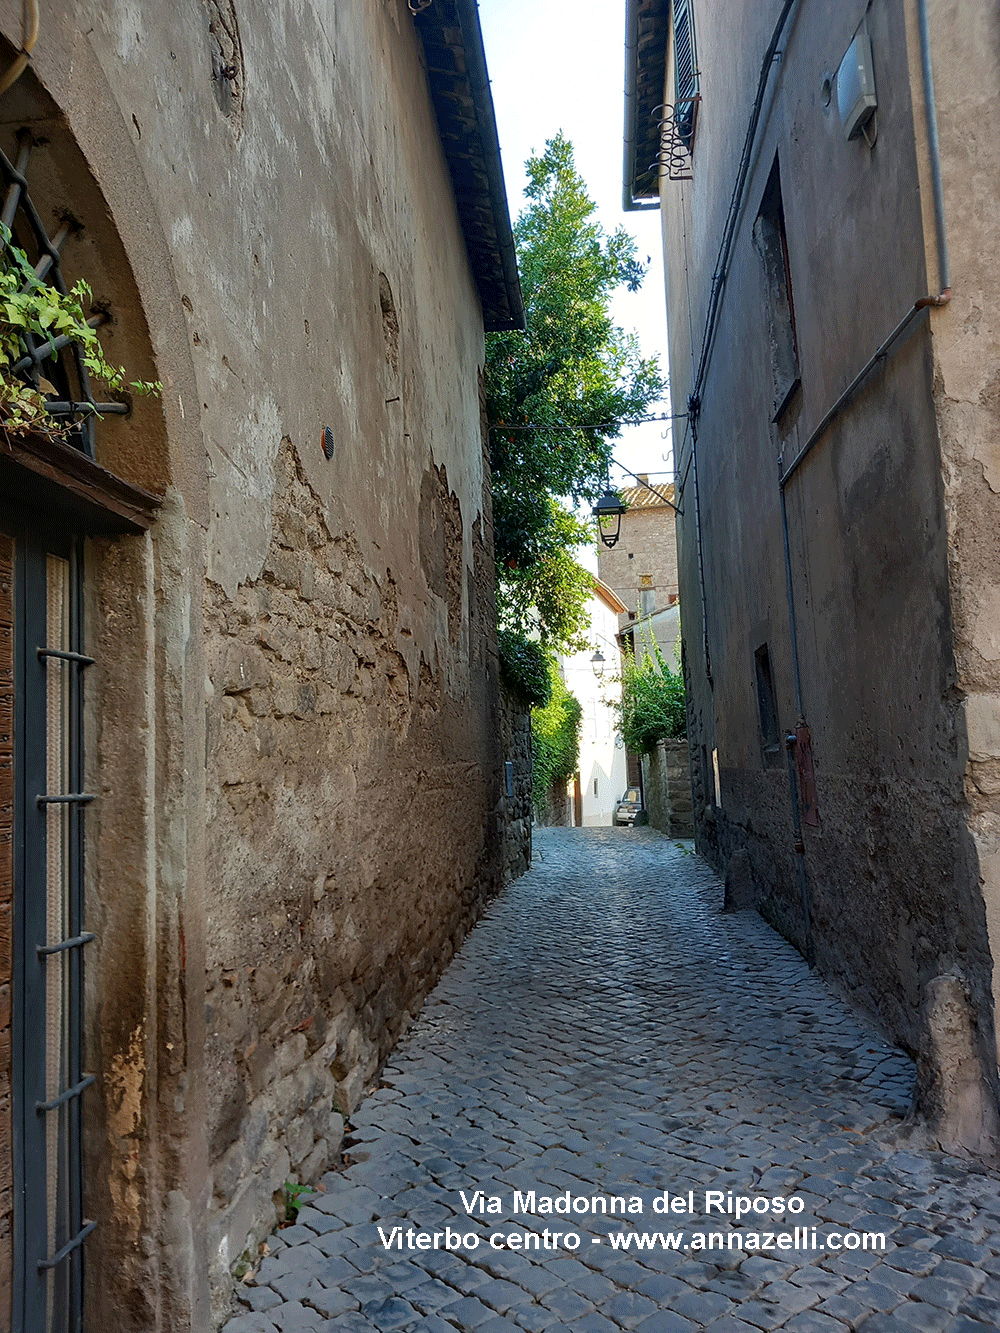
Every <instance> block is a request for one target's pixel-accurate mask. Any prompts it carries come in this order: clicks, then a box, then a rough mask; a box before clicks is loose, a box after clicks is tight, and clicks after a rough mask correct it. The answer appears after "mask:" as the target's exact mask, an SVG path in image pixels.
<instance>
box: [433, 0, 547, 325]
mask: <svg viewBox="0 0 1000 1333" xmlns="http://www.w3.org/2000/svg"><path fill="white" fill-rule="evenodd" d="M414 25H415V27H416V30H417V33H418V35H419V37H420V41H421V44H422V46H423V50H424V57H425V60H426V64H427V77H428V81H429V83H430V91H431V100H432V101H433V104H434V113H435V115H436V117H437V121H438V131H439V133H440V136H441V144H442V147H443V148H444V153H445V158H446V160H447V163H448V169H449V171H450V173H451V178H452V185H453V187H454V191H455V203H456V206H457V208H458V215H459V220H460V222H461V225H462V232H463V234H464V236H465V244H466V249H467V251H468V254H469V263H470V266H471V268H472V274H473V277H474V278H475V281H476V287H477V289H478V292H479V299H480V303H481V305H482V308H483V324H484V327H485V329H486V331H487V332H488V333H496V332H502V331H504V330H508V329H523V328H524V327H525V318H524V301H523V298H522V295H521V281H520V278H519V276H518V272H517V252H516V250H515V247H514V234H513V229H512V227H511V223H510V210H509V208H508V205H507V190H506V187H505V185H504V179H503V166H502V163H501V160H500V141H499V136H498V134H497V126H496V117H495V115H494V111H493V96H492V93H491V92H490V83H489V75H488V73H487V69H486V52H485V49H484V47H483V33H482V28H481V26H480V23H479V10H478V6H477V4H476V0H435V3H433V4H431V5H429V6H427V7H426V8H425V9H422V10H421V11H420V12H419V13H418V14H417V15H416V17H415V19H414Z"/></svg>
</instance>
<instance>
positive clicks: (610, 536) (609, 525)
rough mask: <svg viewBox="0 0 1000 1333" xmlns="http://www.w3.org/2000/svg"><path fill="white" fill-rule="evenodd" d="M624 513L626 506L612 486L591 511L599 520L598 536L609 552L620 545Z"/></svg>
mask: <svg viewBox="0 0 1000 1333" xmlns="http://www.w3.org/2000/svg"><path fill="white" fill-rule="evenodd" d="M624 512H625V506H624V505H623V504H622V498H621V496H620V495H619V494H618V492H617V491H613V490H612V489H611V487H610V486H609V487H608V489H607V490H606V491H605V492H604V494H603V495H602V496H601V498H600V499H599V500H598V502H597V504H595V505H594V508H593V509H592V510H591V513H592V514H593V515H594V517H595V518H596V519H597V535H598V537H600V539H601V541H602V542H603V543H604V545H605V546H606V547H607V548H608V549H609V550H610V549H611V548H612V547H613V546H617V545H618V538H619V536H620V535H621V530H622V514H624Z"/></svg>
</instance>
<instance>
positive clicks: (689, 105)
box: [674, 0, 698, 152]
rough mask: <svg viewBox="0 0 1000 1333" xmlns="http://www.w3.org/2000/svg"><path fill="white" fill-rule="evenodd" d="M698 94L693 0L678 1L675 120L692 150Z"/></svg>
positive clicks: (675, 46)
mask: <svg viewBox="0 0 1000 1333" xmlns="http://www.w3.org/2000/svg"><path fill="white" fill-rule="evenodd" d="M697 97H698V62H697V59H696V56H695V45H694V20H693V18H692V15H691V0H674V121H675V124H676V127H677V136H678V138H679V139H680V140H681V142H682V143H683V144H684V147H685V148H686V149H687V150H688V152H690V151H691V144H692V142H693V140H694V122H695V114H696V111H697V107H698V102H697Z"/></svg>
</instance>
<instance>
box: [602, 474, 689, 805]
mask: <svg viewBox="0 0 1000 1333" xmlns="http://www.w3.org/2000/svg"><path fill="white" fill-rule="evenodd" d="M637 480H638V483H639V484H638V485H636V486H625V487H623V488H621V490H620V491H619V494H620V495H621V498H622V500H623V501H624V502H625V504H626V505H627V506H628V508H627V509H626V511H625V513H624V514H623V515H622V520H621V533H620V536H619V539H618V543H617V545H615V546H613V547H611V548H608V547H607V546H605V545H604V544H603V542H598V544H597V568H598V571H599V573H600V576H601V579H602V581H603V582H604V583H606V584H607V585H608V587H609V588H613V589H614V591H615V593H616V595H617V596H618V597H619V598H620V599H621V601H622V602H623V603H624V604H625V610H624V611H623V612H622V613H621V615H620V616H619V618H618V628H619V631H620V644H621V647H622V649H623V650H624V651H628V652H634V653H635V654H636V656H637V658H638V659H639V660H640V661H641V660H642V658H643V657H644V656H645V655H646V653H647V651H649V648H650V646H651V645H652V644H653V643H654V642H655V643H656V644H657V645H658V646H659V649H660V651H661V652H662V653H663V656H664V657H665V658H666V660H667V663H668V664H669V665H670V666H671V667H675V666H676V665H677V664H678V663H677V650H678V640H679V635H680V608H679V606H678V601H677V586H678V585H677V535H676V529H675V523H674V518H675V510H674V504H675V503H676V501H675V499H674V485H673V482H671V483H670V484H669V485H666V486H662V485H656V484H651V483H650V480H649V475H648V473H641V472H640V473H638V474H637ZM626 763H627V773H628V780H629V783H630V784H631V785H633V786H638V787H642V785H643V775H642V770H641V765H640V758H639V756H638V755H634V754H631V753H627V755H626Z"/></svg>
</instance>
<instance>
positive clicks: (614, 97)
mask: <svg viewBox="0 0 1000 1333" xmlns="http://www.w3.org/2000/svg"><path fill="white" fill-rule="evenodd" d="M479 17H480V22H481V23H482V28H483V41H484V44H485V46H486V62H487V66H488V68H489V73H490V83H491V86H492V90H493V105H494V108H495V110H496V118H497V128H498V130H499V134H500V150H501V154H502V157H503V170H504V179H505V181H506V185H507V201H508V204H509V205H510V213H511V220H513V219H514V218H516V217H517V215H518V213H519V212H520V210H521V208H522V206H523V204H524V194H523V190H524V185H525V182H526V178H525V173H524V161H525V159H526V158H527V157H529V156H530V155H531V154H532V153H536V152H541V151H542V149H544V147H545V141H546V140H547V139H551V138H552V137H553V135H555V134H556V133H557V132H558V131H559V130H562V131H563V133H564V134H565V135H566V137H567V138H568V139H569V140H570V142H571V143H572V144H573V147H574V149H575V150H576V166H577V170H578V171H579V172H580V175H581V176H582V177H583V179H584V181H585V182H586V184H587V189H588V192H589V194H590V197H591V198H592V199H593V200H594V201H595V202H596V204H597V217H598V220H599V221H600V223H601V225H602V226H603V227H604V229H605V230H606V231H613V230H614V229H615V228H616V227H619V226H624V227H625V228H626V229H627V230H628V231H629V232H630V233H631V234H632V235H633V236H634V237H635V240H636V247H637V251H638V255H639V258H640V259H641V260H645V259H646V257H647V256H649V258H650V260H651V263H650V266H649V271H648V273H647V275H646V280H645V282H644V283H643V286H642V289H641V290H640V291H639V292H638V293H635V294H632V293H629V292H627V291H625V290H624V289H623V290H622V291H621V293H620V294H619V295H618V296H617V297H616V299H615V303H614V306H613V315H614V318H615V320H616V322H617V323H618V324H620V325H621V327H622V328H624V329H627V330H633V329H634V330H635V331H636V332H637V333H638V334H639V339H640V344H641V346H642V350H643V354H644V355H646V356H651V355H657V356H658V357H659V361H660V368H661V370H665V369H666V361H667V357H666V346H667V331H666V316H665V313H664V311H665V302H664V292H663V261H662V254H661V241H660V214H659V211H658V210H649V211H647V212H641V213H625V212H623V210H622V206H621V198H622V138H623V122H624V99H623V88H624V83H625V4H624V0H479ZM650 410H651V412H656V413H664V414H665V413H667V412H669V410H670V409H669V406H668V405H667V403H666V402H664V403H662V404H660V405H658V406H656V407H654V408H651V409H650ZM665 434H666V436H667V438H664V435H665ZM669 451H670V439H669V431H668V423H667V422H658V423H649V424H647V425H643V426H635V427H629V428H627V429H626V430H623V432H622V435H621V436H620V438H619V439H618V440H617V441H616V442H615V445H614V456H615V458H616V459H618V461H619V462H621V463H623V464H624V465H625V467H627V468H630V469H631V470H632V471H633V472H644V473H648V474H649V476H650V480H654V479H655V480H660V481H667V480H671V479H672V477H673V472H672V465H671V463H670V461H669ZM664 455H666V456H667V457H666V458H665V457H664ZM657 474H659V475H657ZM611 479H612V483H613V484H618V485H628V484H629V483H630V481H631V478H629V477H628V476H627V475H625V474H623V473H622V472H617V474H616V473H615V472H614V471H612V476H611Z"/></svg>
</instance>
